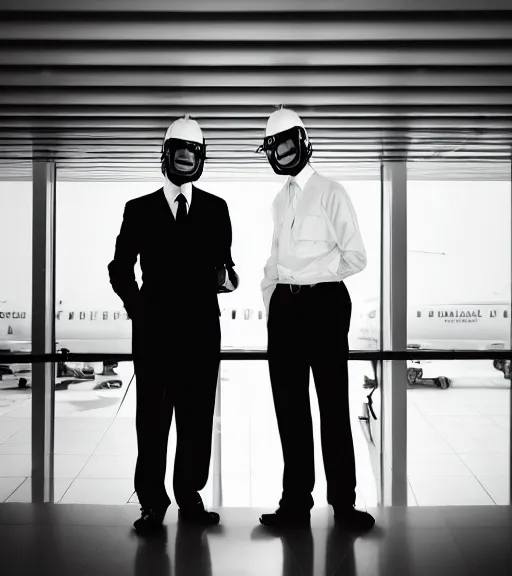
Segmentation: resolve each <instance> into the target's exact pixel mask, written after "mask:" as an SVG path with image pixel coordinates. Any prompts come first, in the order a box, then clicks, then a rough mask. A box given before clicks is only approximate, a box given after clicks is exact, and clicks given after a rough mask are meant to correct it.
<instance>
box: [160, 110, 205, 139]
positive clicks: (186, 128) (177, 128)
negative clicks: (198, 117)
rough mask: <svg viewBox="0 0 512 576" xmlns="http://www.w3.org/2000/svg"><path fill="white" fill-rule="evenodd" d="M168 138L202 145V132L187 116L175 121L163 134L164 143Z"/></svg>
mask: <svg viewBox="0 0 512 576" xmlns="http://www.w3.org/2000/svg"><path fill="white" fill-rule="evenodd" d="M169 138H175V139H178V140H186V141H187V142H197V143H198V144H203V143H204V138H203V131H202V130H201V128H200V126H199V124H198V123H197V122H196V121H195V120H192V118H190V116H189V115H188V114H187V115H186V116H184V117H183V118H178V119H177V120H175V121H174V122H173V123H172V124H171V125H170V126H169V128H167V132H166V133H165V138H164V143H165V141H166V140H168V139H169Z"/></svg>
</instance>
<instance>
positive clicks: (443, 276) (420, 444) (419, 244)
mask: <svg viewBox="0 0 512 576" xmlns="http://www.w3.org/2000/svg"><path fill="white" fill-rule="evenodd" d="M449 166H450V165H449V164H443V165H441V164H440V165H431V166H430V171H429V175H428V177H427V176H426V175H425V172H423V174H421V170H420V168H419V167H417V166H415V165H414V164H409V167H408V171H409V173H408V184H407V186H408V196H407V203H408V206H407V210H408V220H407V228H408V238H407V242H408V262H407V266H408V271H407V272H408V311H407V312H408V328H407V330H408V333H407V343H408V347H409V348H411V349H428V350H462V349H465V350H501V349H508V348H509V347H510V273H511V270H510V257H511V253H510V247H511V240H510V239H511V232H512V231H511V195H510V191H511V188H510V186H511V183H510V166H508V175H509V176H508V179H506V180H503V179H501V180H500V179H499V178H496V172H497V169H498V168H499V169H500V171H499V173H500V174H503V173H505V174H507V170H506V169H505V170H503V167H499V166H498V167H496V166H495V167H493V166H489V167H488V169H487V171H486V170H485V169H483V168H481V169H480V170H479V173H478V174H477V175H475V167H474V166H468V167H467V171H466V173H465V176H464V172H462V173H461V171H460V170H459V171H458V174H457V175H456V176H453V177H452V176H451V175H450V168H449ZM498 368H501V369H502V370H501V371H500V370H499V369H498ZM509 422H510V374H509V372H508V369H507V366H505V365H504V364H503V363H497V362H493V360H485V361H463V362H446V361H444V362H443V361H438V362H421V363H417V362H411V363H409V366H408V478H409V484H410V488H411V492H410V495H411V493H412V497H411V499H410V504H419V505H420V506H428V505H472V504H493V503H494V504H509V478H510V471H509V454H510V451H509V450H510V436H509Z"/></svg>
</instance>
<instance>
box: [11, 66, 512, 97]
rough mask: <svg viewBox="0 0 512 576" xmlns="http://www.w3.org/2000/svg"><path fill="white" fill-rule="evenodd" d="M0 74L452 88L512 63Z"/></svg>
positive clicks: (54, 81) (21, 82)
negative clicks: (466, 67)
mask: <svg viewBox="0 0 512 576" xmlns="http://www.w3.org/2000/svg"><path fill="white" fill-rule="evenodd" d="M0 77H1V78H2V84H3V86H5V87H7V86H13V87H21V86H24V87H25V86H26V87H34V88H36V87H55V88H61V87H75V88H80V87H85V88H87V89H90V88H98V87H100V88H107V87H108V88H110V87H113V88H125V87H126V86H129V87H130V89H138V88H144V89H145V90H149V89H151V88H159V89H162V88H169V89H173V88H183V87H186V88H187V90H194V89H195V88H201V89H203V90H204V89H210V88H212V89H214V90H218V89H219V88H223V89H225V88H233V89H238V88H244V89H245V88H259V89H263V88H267V87H268V88H270V89H275V88H278V89H282V90H288V89H289V87H290V86H293V87H294V89H298V88H300V89H309V88H311V89H314V88H321V89H325V90H329V89H332V88H363V89H364V88H369V87H371V88H373V89H375V90H378V89H386V88H390V87H391V88H394V87H400V88H401V89H405V88H408V87H414V88H417V87H421V88H429V89H431V88H434V87H442V88H450V87H468V86H471V87H501V86H505V87H511V86H512V61H511V63H510V67H507V68H503V67H502V68H501V69H499V70H496V69H493V68H489V67H488V68H486V69H483V70H469V71H468V70H464V69H460V68H452V67H447V68H445V69H442V68H440V67H435V68H434V67H431V68H413V69H409V68H405V69H404V68H402V69H395V68H393V69H388V70H383V69H379V68H372V69H371V70H368V69H354V68H347V67H343V68H339V69H334V70H332V69H331V70H325V69H324V70H323V69H316V70H308V69H301V70H293V71H290V70H283V69H281V68H279V67H275V69H271V70H268V69H266V68H265V69H260V68H258V69H255V70H251V71H247V70H246V69H244V68H240V69H239V70H232V69H227V68H217V69H216V70H213V71H211V70H205V69H202V70H186V71H184V70H181V69H171V70H154V69H153V70H146V69H140V68H132V69H128V70H126V69H123V70H121V71H120V70H118V69H117V68H115V67H112V68H95V69H92V70H91V69H83V70H72V69H71V70H69V69H62V68H54V69H50V68H41V69H38V68H33V67H32V68H31V69H28V70H19V69H14V68H13V67H11V66H9V67H0Z"/></svg>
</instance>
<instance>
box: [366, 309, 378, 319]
mask: <svg viewBox="0 0 512 576" xmlns="http://www.w3.org/2000/svg"><path fill="white" fill-rule="evenodd" d="M375 316H377V312H376V311H375V310H372V311H371V312H370V313H369V314H368V318H375Z"/></svg>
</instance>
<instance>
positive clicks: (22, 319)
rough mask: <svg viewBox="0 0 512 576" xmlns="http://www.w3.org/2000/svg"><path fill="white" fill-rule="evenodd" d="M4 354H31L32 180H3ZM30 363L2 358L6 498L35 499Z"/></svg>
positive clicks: (0, 453)
mask: <svg viewBox="0 0 512 576" xmlns="http://www.w3.org/2000/svg"><path fill="white" fill-rule="evenodd" d="M0 215H1V217H2V218H1V220H2V223H1V226H0V354H2V353H7V352H16V351H18V352H30V351H31V348H32V342H31V331H32V324H31V315H32V314H31V312H32V182H31V180H29V179H26V180H23V181H17V182H3V181H0ZM30 385H31V378H30V364H9V365H7V364H6V365H2V364H1V362H0V502H6V501H7V502H13V501H17V500H18V499H20V498H23V497H24V495H26V497H27V498H28V499H30V495H31V485H30V484H31V482H30V476H31V474H32V462H31V454H32V435H31V417H32V394H31V387H30Z"/></svg>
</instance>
